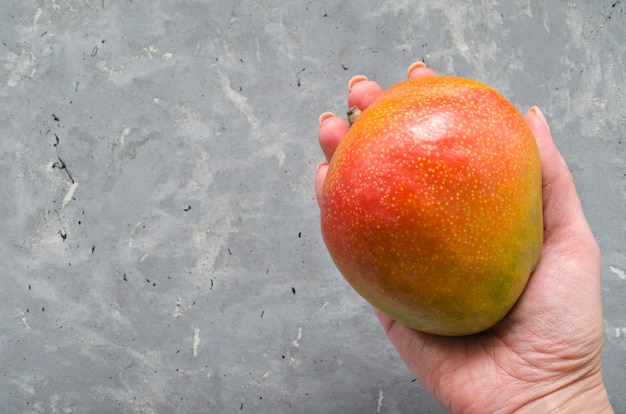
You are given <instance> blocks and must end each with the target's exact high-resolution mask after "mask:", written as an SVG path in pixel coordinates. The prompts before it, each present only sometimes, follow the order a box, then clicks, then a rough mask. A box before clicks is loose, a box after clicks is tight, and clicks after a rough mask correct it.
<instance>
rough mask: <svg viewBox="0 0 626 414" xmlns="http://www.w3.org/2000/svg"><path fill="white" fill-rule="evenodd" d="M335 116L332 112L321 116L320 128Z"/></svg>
mask: <svg viewBox="0 0 626 414" xmlns="http://www.w3.org/2000/svg"><path fill="white" fill-rule="evenodd" d="M333 116H335V114H333V113H332V112H324V113H323V114H321V115H320V119H319V121H318V122H319V124H320V126H322V122H324V121H325V120H327V119H328V118H332V117H333Z"/></svg>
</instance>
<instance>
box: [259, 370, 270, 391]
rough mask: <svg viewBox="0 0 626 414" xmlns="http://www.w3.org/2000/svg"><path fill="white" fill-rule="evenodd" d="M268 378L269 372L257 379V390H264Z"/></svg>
mask: <svg viewBox="0 0 626 414" xmlns="http://www.w3.org/2000/svg"><path fill="white" fill-rule="evenodd" d="M269 377H270V372H269V371H265V372H264V373H263V375H261V378H259V381H258V383H257V386H258V387H259V388H261V389H262V388H264V387H265V386H267V385H268V379H269Z"/></svg>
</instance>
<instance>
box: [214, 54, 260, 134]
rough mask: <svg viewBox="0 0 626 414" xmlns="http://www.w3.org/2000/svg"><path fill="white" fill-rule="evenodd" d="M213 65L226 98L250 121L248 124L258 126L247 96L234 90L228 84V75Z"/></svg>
mask: <svg viewBox="0 0 626 414" xmlns="http://www.w3.org/2000/svg"><path fill="white" fill-rule="evenodd" d="M214 67H215V71H216V72H217V75H218V77H219V78H220V82H221V84H222V90H223V91H224V94H225V95H226V97H227V98H228V100H229V101H231V102H232V103H233V104H234V105H235V107H236V108H237V109H238V110H239V111H240V112H241V113H242V114H243V115H244V116H245V117H246V119H247V120H248V123H250V126H252V127H253V128H255V129H256V128H258V127H259V125H260V122H259V120H258V119H257V117H256V116H255V115H254V110H253V108H252V106H251V105H250V104H249V103H248V98H246V97H245V96H243V95H242V94H240V93H238V92H236V91H235V90H234V89H233V88H232V87H231V86H230V79H229V78H228V76H226V75H225V74H224V72H222V70H221V69H219V68H218V67H217V66H214Z"/></svg>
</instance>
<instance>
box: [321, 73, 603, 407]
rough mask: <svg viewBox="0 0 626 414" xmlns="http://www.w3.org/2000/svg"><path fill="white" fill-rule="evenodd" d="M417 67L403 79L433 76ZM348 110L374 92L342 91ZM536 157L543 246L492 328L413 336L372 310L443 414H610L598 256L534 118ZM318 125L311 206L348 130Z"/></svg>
mask: <svg viewBox="0 0 626 414" xmlns="http://www.w3.org/2000/svg"><path fill="white" fill-rule="evenodd" d="M435 75H436V74H435V72H433V71H432V70H431V69H429V68H427V67H425V65H424V64H422V63H421V62H418V63H415V64H413V65H411V67H410V68H409V71H408V76H409V77H410V78H417V77H423V76H435ZM348 91H349V94H348V107H352V106H354V105H356V106H358V107H359V109H361V110H364V109H365V108H367V107H368V106H369V105H370V104H371V103H372V102H373V101H374V100H375V99H376V97H377V96H378V95H379V94H380V93H381V92H382V89H381V87H380V86H379V85H378V84H377V83H375V82H372V81H369V80H368V79H367V78H365V77H364V76H356V77H354V78H353V79H352V80H351V81H350V83H349V86H348ZM524 117H525V119H526V122H527V123H528V125H529V126H530V128H531V130H532V132H533V134H534V136H535V139H536V141H537V145H538V147H539V153H540V158H541V168H542V177H543V183H542V185H543V210H544V245H543V249H542V253H541V258H540V260H539V263H538V265H537V268H536V269H535V271H534V272H533V274H532V275H531V277H530V280H529V282H528V285H527V287H526V289H525V291H524V293H523V294H522V296H521V298H520V299H519V301H518V302H517V304H516V305H515V307H514V308H513V309H512V310H511V312H510V313H509V314H508V315H507V316H506V317H505V318H504V319H503V320H502V321H501V322H500V323H499V324H497V325H496V326H495V327H493V328H491V329H489V330H487V331H485V332H482V333H480V334H476V335H471V336H465V337H441V336H436V335H431V334H426V333H422V332H418V331H415V330H413V329H410V328H407V327H406V326H403V325H401V324H400V323H398V322H396V321H394V320H392V319H391V318H389V317H388V316H386V315H384V314H383V313H382V312H380V311H378V310H375V311H376V314H377V316H378V318H379V320H380V323H381V324H382V326H383V328H384V330H385V332H386V334H387V336H388V337H389V339H390V340H391V342H392V344H393V345H394V346H395V348H396V349H397V351H398V353H399V355H400V357H401V358H402V359H403V361H404V362H405V364H406V366H407V367H408V369H409V370H410V371H411V373H412V374H413V375H415V378H416V379H417V380H418V381H419V382H420V383H421V384H422V386H423V387H424V388H425V389H426V390H427V391H428V392H429V393H430V394H431V395H432V397H433V398H434V399H435V400H436V401H437V402H438V403H439V404H440V405H441V406H442V407H443V408H445V409H446V410H447V411H448V412H451V413H512V412H516V413H570V412H571V413H583V412H584V413H613V409H612V407H611V404H610V402H609V399H608V396H607V392H606V389H605V387H604V383H603V380H602V373H601V354H602V344H603V340H604V328H603V316H602V301H601V286H600V283H601V278H600V274H601V273H600V251H599V248H598V245H597V243H596V241H595V239H594V237H593V234H592V232H591V229H590V228H589V225H588V224H587V221H586V219H585V216H584V214H583V211H582V207H581V204H580V201H579V198H578V195H577V193H576V188H575V186H574V181H573V178H572V175H571V174H570V171H569V169H568V167H567V165H566V163H565V160H564V159H563V157H562V156H561V154H560V153H559V151H558V149H557V148H556V146H555V144H554V141H553V140H552V135H551V133H550V129H549V126H548V124H547V122H546V119H545V117H544V115H543V114H542V112H541V110H540V109H539V108H537V107H531V108H530V109H529V110H528V112H527V113H526V114H525V116H524ZM348 128H349V127H348V124H347V123H346V122H345V121H344V120H343V119H341V118H339V117H336V116H334V115H333V114H332V113H329V112H327V113H324V114H322V116H320V128H319V133H318V138H319V143H320V146H321V148H322V151H323V153H324V155H325V157H326V161H327V162H323V163H320V164H318V166H317V175H316V179H315V190H316V195H317V199H318V201H319V200H320V195H321V191H322V186H323V183H324V178H325V176H326V172H327V169H328V161H330V159H331V158H332V156H333V153H334V151H335V149H336V148H337V145H338V144H339V142H340V141H341V139H342V138H343V136H344V135H345V134H346V132H347V131H348Z"/></svg>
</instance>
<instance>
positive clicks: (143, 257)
mask: <svg viewBox="0 0 626 414" xmlns="http://www.w3.org/2000/svg"><path fill="white" fill-rule="evenodd" d="M148 256H150V253H145V254H144V255H143V256H141V259H139V263H141V262H143V261H144V260H146V259H147V258H148Z"/></svg>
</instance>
